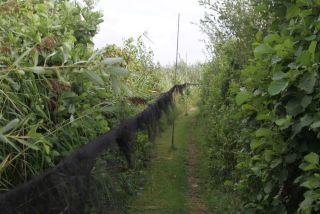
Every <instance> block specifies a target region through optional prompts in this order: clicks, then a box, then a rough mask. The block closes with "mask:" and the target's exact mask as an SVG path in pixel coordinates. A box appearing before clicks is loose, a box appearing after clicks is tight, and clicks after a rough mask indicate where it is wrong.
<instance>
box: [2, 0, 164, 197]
mask: <svg viewBox="0 0 320 214" xmlns="http://www.w3.org/2000/svg"><path fill="white" fill-rule="evenodd" d="M85 2H86V3H84V4H83V5H80V4H78V3H77V2H76V1H68V0H63V1H56V0H48V1H43V0H27V1H22V0H8V1H0V13H1V17H0V106H1V111H0V127H1V129H0V142H1V146H0V173H1V174H0V175H1V176H0V191H7V190H9V189H12V188H13V187H15V186H16V185H18V184H20V183H23V182H25V181H27V180H29V179H31V178H32V177H34V176H35V175H37V174H39V173H41V172H43V170H45V169H47V168H49V167H52V166H54V165H55V164H57V163H58V162H59V161H60V160H61V159H63V158H64V157H65V156H67V155H68V154H70V153H71V152H73V151H74V150H75V149H76V148H78V147H79V146H80V145H83V144H85V143H87V142H89V141H90V140H92V139H94V138H96V137H97V136H98V135H100V134H102V133H105V132H106V131H108V130H109V129H110V128H111V127H113V126H115V125H117V124H118V123H119V121H120V120H121V119H123V118H125V117H127V116H128V115H130V114H133V113H136V112H137V111H139V110H140V109H141V107H137V104H136V103H131V102H129V101H128V97H131V96H132V97H135V96H140V95H144V94H150V93H151V92H150V90H152V91H157V90H158V88H157V85H155V84H153V82H156V81H154V79H153V76H152V75H150V76H151V78H150V77H149V76H148V74H149V73H150V72H151V70H150V69H149V68H151V67H152V66H153V65H152V54H151V53H150V54H149V55H148V54H146V56H147V57H149V58H144V56H140V55H139V56H135V57H133V58H132V59H131V61H130V63H128V62H127V61H128V59H126V58H125V56H127V55H130V54H133V53H134V51H135V48H136V49H139V53H142V52H143V51H144V50H143V48H145V47H144V46H143V44H142V43H141V42H140V43H139V44H134V43H133V42H131V43H130V42H129V43H128V45H126V46H125V47H128V48H127V49H126V48H124V49H123V50H122V51H123V53H124V54H114V55H112V58H110V57H111V55H110V52H112V51H109V50H108V48H105V49H102V50H94V49H93V43H92V38H93V36H94V35H95V34H96V33H97V31H98V25H99V23H101V22H102V21H103V20H102V16H101V14H100V13H99V12H96V11H93V10H92V3H93V1H90V0H88V1H85ZM138 45H140V46H138ZM129 47H130V48H131V49H130V50H129ZM138 67H139V69H140V70H139V71H134V70H133V69H136V68H138ZM147 68H148V69H149V70H148V69H147ZM141 71H143V73H142V72H141ZM142 77H144V79H142ZM142 82H143V84H142ZM137 89H139V91H138V90H137Z"/></svg>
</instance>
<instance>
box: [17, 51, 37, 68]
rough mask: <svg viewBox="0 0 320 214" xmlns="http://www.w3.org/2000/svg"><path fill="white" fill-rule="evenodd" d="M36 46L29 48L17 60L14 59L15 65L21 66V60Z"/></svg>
mask: <svg viewBox="0 0 320 214" xmlns="http://www.w3.org/2000/svg"><path fill="white" fill-rule="evenodd" d="M33 48H34V47H32V48H28V49H27V50H26V51H25V52H24V53H23V54H21V55H20V56H19V57H18V58H17V59H16V61H14V63H13V65H14V66H19V64H20V62H21V60H22V59H23V58H24V57H26V56H27V55H28V54H29V53H30V52H31V51H32V50H33Z"/></svg>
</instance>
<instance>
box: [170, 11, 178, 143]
mask: <svg viewBox="0 0 320 214" xmlns="http://www.w3.org/2000/svg"><path fill="white" fill-rule="evenodd" d="M179 36H180V13H179V14H178V32H177V50H176V65H175V69H174V84H177V70H178V56H179ZM173 117H175V115H173ZM174 127H175V118H173V121H172V139H171V147H172V148H174Z"/></svg>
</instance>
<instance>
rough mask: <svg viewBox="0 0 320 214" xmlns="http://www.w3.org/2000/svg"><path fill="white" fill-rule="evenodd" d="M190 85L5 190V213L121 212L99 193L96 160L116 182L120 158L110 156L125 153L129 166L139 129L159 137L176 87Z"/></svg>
mask: <svg viewBox="0 0 320 214" xmlns="http://www.w3.org/2000/svg"><path fill="white" fill-rule="evenodd" d="M186 86H187V84H183V85H175V86H174V87H173V88H171V89H170V90H169V91H168V92H166V93H164V94H162V95H161V97H160V98H159V99H158V100H156V102H155V103H153V104H151V105H149V107H148V108H147V109H145V110H144V111H143V112H141V113H140V114H138V115H136V116H134V117H132V118H129V119H127V120H125V121H123V122H122V123H121V124H120V126H119V127H117V128H115V129H113V130H111V131H109V132H108V133H106V134H104V135H102V136H100V137H98V138H97V139H95V140H93V141H91V142H90V143H88V144H86V145H85V146H83V147H81V148H80V149H78V150H76V151H75V152H74V153H72V154H71V155H70V156H68V157H67V158H65V159H64V160H63V161H62V162H60V163H59V164H58V165H57V166H55V167H54V168H52V169H49V170H47V171H46V172H45V173H43V174H41V175H39V176H37V177H35V178H34V179H32V180H31V181H29V182H27V183H25V184H22V185H20V186H18V187H16V188H15V189H13V190H11V191H9V192H7V193H4V194H2V195H0V213H6V214H11V213H23V214H37V213H41V214H44V213H47V214H50V213H52V214H58V213H79V214H80V213H117V211H116V210H113V209H114V208H113V206H112V205H110V204H108V202H107V201H101V197H99V192H101V190H100V186H99V182H97V179H95V178H96V177H95V176H93V175H99V173H96V172H95V170H96V169H97V167H96V166H97V165H99V164H100V165H101V164H102V165H103V167H105V170H106V172H108V176H105V177H103V179H107V178H108V179H110V183H111V184H112V182H113V180H114V179H116V178H117V175H116V174H117V172H116V170H115V169H114V168H115V167H113V166H115V165H117V164H119V163H117V160H114V158H109V157H110V154H120V153H122V154H123V155H124V156H125V159H126V161H127V163H128V165H129V166H130V165H131V161H132V160H131V154H132V152H133V146H134V143H135V136H136V133H137V131H139V130H142V131H146V132H147V133H148V136H149V138H150V139H154V138H155V134H156V132H157V130H158V128H159V127H158V125H159V121H160V118H161V116H162V115H163V114H168V113H169V111H170V110H169V109H170V108H171V107H172V106H173V104H174V102H173V96H174V93H176V92H179V93H182V92H183V90H184V89H185V88H186ZM99 169H100V170H101V167H99ZM102 169H104V168H102ZM101 173H102V174H103V173H104V172H101ZM108 190H110V193H108V194H110V195H111V197H112V196H113V192H115V190H113V188H112V186H111V187H110V188H109V189H108Z"/></svg>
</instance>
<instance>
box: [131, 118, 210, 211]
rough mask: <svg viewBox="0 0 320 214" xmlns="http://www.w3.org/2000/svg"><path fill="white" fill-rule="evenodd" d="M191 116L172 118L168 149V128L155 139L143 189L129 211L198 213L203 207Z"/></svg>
mask: <svg viewBox="0 0 320 214" xmlns="http://www.w3.org/2000/svg"><path fill="white" fill-rule="evenodd" d="M194 125H195V115H194V114H190V115H189V116H180V117H179V118H178V120H177V121H176V128H175V129H176V133H175V147H176V149H171V145H170V144H171V128H170V127H167V128H166V130H165V132H163V133H162V134H161V136H160V137H159V138H158V139H157V140H156V144H157V145H156V147H155V149H154V154H153V158H152V160H151V165H150V167H149V168H148V172H147V180H148V182H147V183H146V184H145V186H144V190H143V191H141V193H140V194H139V195H138V197H137V198H136V199H135V200H134V201H133V202H132V209H131V211H130V212H129V213H132V214H138V213H139V214H143V213H145V214H171V213H172V214H176V213H179V214H184V213H186V214H188V213H190V214H202V213H206V207H205V205H204V204H203V203H202V201H201V199H200V196H199V191H198V189H199V184H198V178H197V176H196V171H197V170H196V168H197V164H198V163H197V147H196V146H195V140H194V139H195V138H194V134H195V133H194V131H195V129H194V127H193V126H194Z"/></svg>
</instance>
